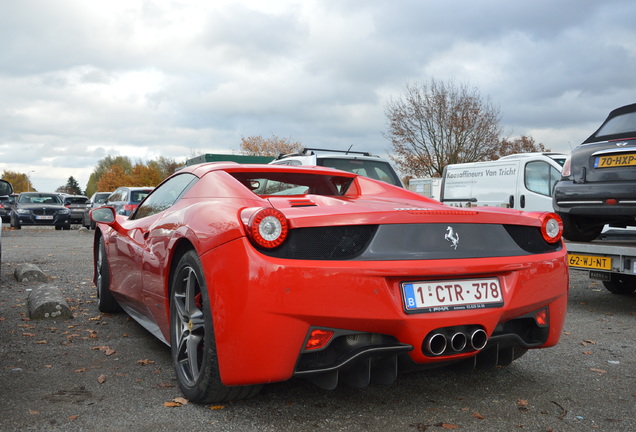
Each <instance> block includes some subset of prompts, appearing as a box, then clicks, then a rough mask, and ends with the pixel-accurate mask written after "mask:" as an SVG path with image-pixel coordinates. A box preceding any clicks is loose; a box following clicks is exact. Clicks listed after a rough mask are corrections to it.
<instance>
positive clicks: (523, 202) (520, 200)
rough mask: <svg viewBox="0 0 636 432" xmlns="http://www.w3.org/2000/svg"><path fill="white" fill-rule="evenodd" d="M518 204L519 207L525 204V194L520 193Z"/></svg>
mask: <svg viewBox="0 0 636 432" xmlns="http://www.w3.org/2000/svg"><path fill="white" fill-rule="evenodd" d="M519 205H520V206H521V208H524V207H525V206H526V196H525V195H521V197H520V198H519Z"/></svg>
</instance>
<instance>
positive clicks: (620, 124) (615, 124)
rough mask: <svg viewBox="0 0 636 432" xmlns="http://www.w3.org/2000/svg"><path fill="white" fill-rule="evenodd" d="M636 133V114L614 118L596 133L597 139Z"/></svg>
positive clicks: (631, 113)
mask: <svg viewBox="0 0 636 432" xmlns="http://www.w3.org/2000/svg"><path fill="white" fill-rule="evenodd" d="M634 132H636V112H630V113H626V114H621V115H619V116H616V117H613V118H611V119H609V120H608V121H607V123H605V124H604V125H603V126H601V128H600V129H599V130H598V132H596V136H597V137H601V136H607V135H618V134H625V133H634Z"/></svg>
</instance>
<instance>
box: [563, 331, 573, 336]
mask: <svg viewBox="0 0 636 432" xmlns="http://www.w3.org/2000/svg"><path fill="white" fill-rule="evenodd" d="M563 334H564V335H567V336H570V335H571V334H572V333H571V332H563Z"/></svg>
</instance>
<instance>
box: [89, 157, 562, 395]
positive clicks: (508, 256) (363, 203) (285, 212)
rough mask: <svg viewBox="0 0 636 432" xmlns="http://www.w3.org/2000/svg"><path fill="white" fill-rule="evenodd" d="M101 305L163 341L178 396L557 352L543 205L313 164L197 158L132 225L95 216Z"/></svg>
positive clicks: (552, 227) (555, 287)
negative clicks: (477, 198)
mask: <svg viewBox="0 0 636 432" xmlns="http://www.w3.org/2000/svg"><path fill="white" fill-rule="evenodd" d="M92 216H93V218H94V219H95V220H96V221H97V222H99V224H98V227H99V229H98V230H96V236H95V283H96V285H97V289H98V295H99V308H100V310H102V311H108V312H112V311H115V310H119V309H120V308H123V309H124V310H125V311H126V312H128V313H129V314H130V315H131V316H132V317H133V318H135V319H136V320H138V321H139V322H141V323H142V324H143V325H144V326H146V327H147V328H148V329H149V330H150V331H151V332H153V334H155V335H156V336H157V337H159V338H160V339H162V340H163V341H164V342H166V343H167V344H169V345H170V346H171V350H172V355H173V361H174V365H175V370H176V374H177V378H178V381H179V384H180V386H181V389H182V391H183V393H184V395H185V396H186V397H187V398H188V399H190V400H192V401H194V402H202V403H208V402H212V401H222V400H230V399H238V398H244V397H250V396H253V395H254V394H256V393H257V392H258V390H259V388H260V385H261V384H265V383H269V382H275V381H282V380H287V379H289V378H291V377H294V376H299V377H306V378H308V379H310V380H312V381H313V382H314V383H316V384H317V385H319V386H321V387H323V388H328V389H332V388H335V387H336V385H337V384H338V382H340V381H342V382H344V383H346V384H348V385H351V386H354V387H363V386H366V385H368V384H369V383H370V382H378V383H384V384H389V383H392V382H393V381H394V380H395V379H396V377H397V376H398V373H399V371H400V370H402V369H413V368H417V367H430V366H442V365H447V364H451V363H459V362H462V364H463V365H465V366H468V367H473V366H478V367H495V366H497V365H507V364H509V363H510V362H511V361H513V360H514V359H516V358H518V357H519V356H521V355H523V354H524V353H525V352H526V351H527V350H528V349H531V348H543V347H548V346H552V345H554V344H556V343H557V342H558V340H559V336H560V334H561V331H562V326H563V320H564V317H565V312H566V304H567V287H568V268H567V263H566V251H565V248H564V247H563V244H562V242H561V238H560V237H561V230H562V226H561V222H560V219H559V218H558V216H556V215H555V214H553V213H523V212H518V211H513V210H506V209H495V208H469V209H458V208H452V207H448V206H445V205H442V204H440V203H438V202H436V201H433V200H430V199H428V198H425V197H422V196H420V195H418V194H415V193H412V192H409V191H407V190H404V189H402V188H398V187H394V186H391V185H388V184H386V183H383V182H379V181H375V180H371V179H368V178H365V177H361V176H357V175H355V174H352V173H346V172H341V171H336V170H331V169H327V168H316V167H288V166H278V165H268V166H262V165H238V164H219V163H216V164H215V163H213V164H203V165H198V166H194V167H190V168H187V169H186V170H183V171H180V172H179V173H177V174H175V175H173V176H172V177H170V178H168V179H167V180H166V181H164V183H162V184H161V185H160V186H159V187H157V188H156V189H155V190H154V191H153V192H152V193H151V194H150V195H149V196H148V198H147V199H146V200H145V201H143V202H142V203H141V204H140V206H139V208H138V209H137V211H136V212H135V213H133V214H132V215H131V216H130V218H126V217H123V216H119V215H116V214H115V213H114V212H113V211H112V209H108V208H101V209H96V210H94V211H93V214H92Z"/></svg>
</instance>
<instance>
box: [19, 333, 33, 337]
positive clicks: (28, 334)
mask: <svg viewBox="0 0 636 432" xmlns="http://www.w3.org/2000/svg"><path fill="white" fill-rule="evenodd" d="M22 336H27V337H34V336H35V334H34V333H22Z"/></svg>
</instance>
